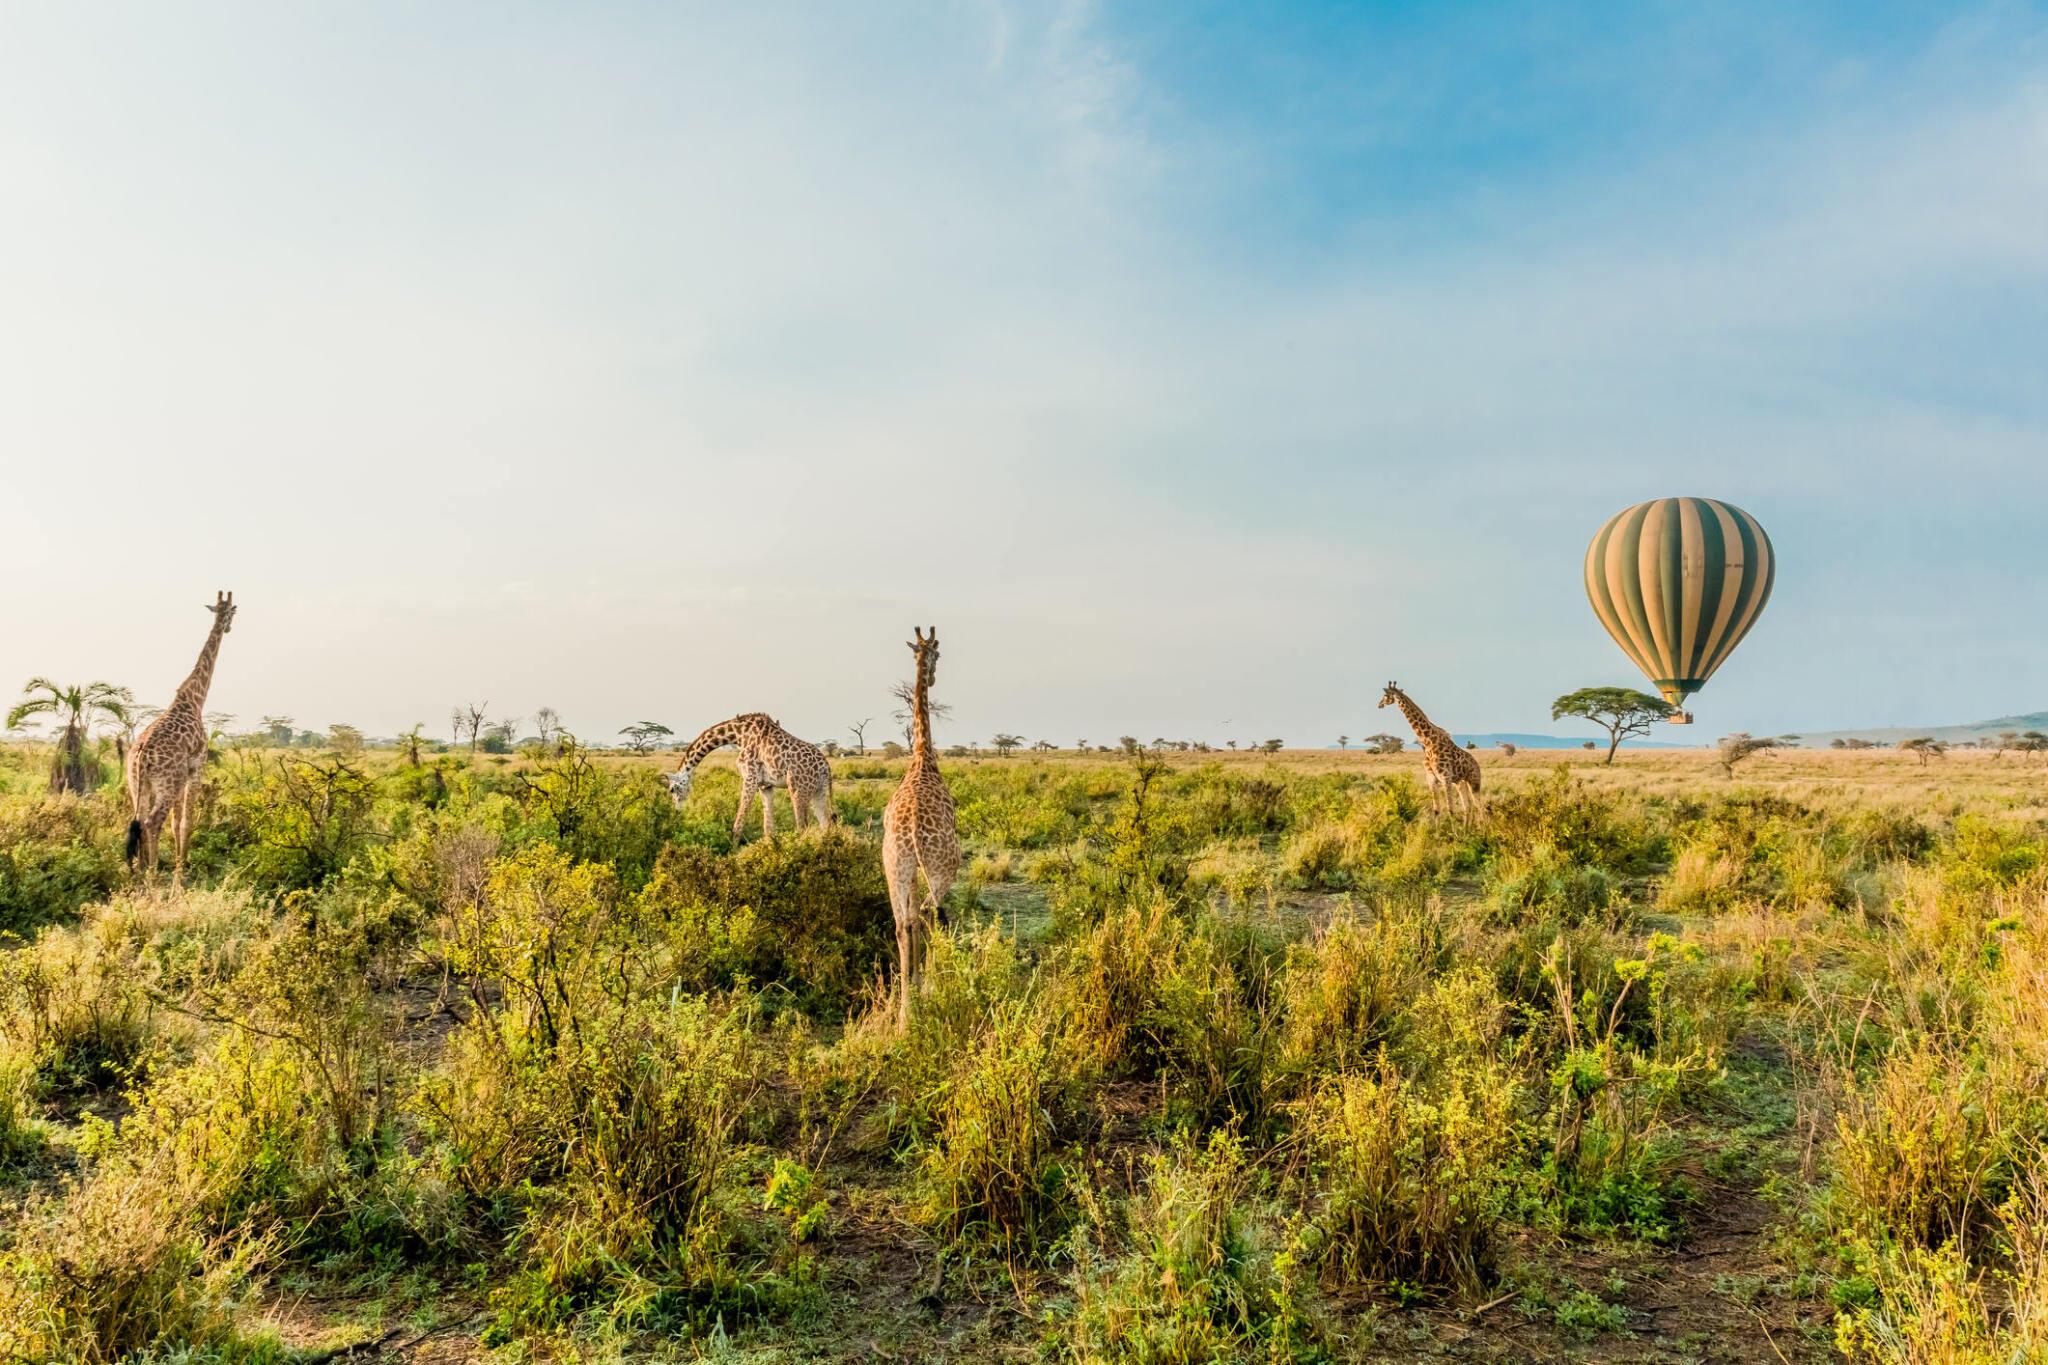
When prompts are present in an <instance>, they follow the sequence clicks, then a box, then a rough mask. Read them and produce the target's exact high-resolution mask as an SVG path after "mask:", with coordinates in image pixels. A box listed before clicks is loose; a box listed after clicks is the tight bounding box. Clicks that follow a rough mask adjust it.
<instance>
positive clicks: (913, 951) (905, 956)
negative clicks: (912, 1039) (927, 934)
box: [882, 838, 917, 1030]
mask: <svg viewBox="0 0 2048 1365" xmlns="http://www.w3.org/2000/svg"><path fill="white" fill-rule="evenodd" d="M882 874H883V876H884V877H885V878H886V879H887V881H888V883H889V908H890V910H891V911H892V912H893V913H894V914H895V917H896V1027H897V1028H898V1029H903V1030H907V1029H909V1027H910V977H911V972H912V971H913V967H914V963H915V962H916V959H917V858H916V856H915V855H914V854H913V853H912V852H911V851H910V850H909V849H907V848H905V847H904V846H903V843H902V842H901V841H900V840H897V839H895V838H888V839H886V840H885V842H884V843H883V844H882Z"/></svg>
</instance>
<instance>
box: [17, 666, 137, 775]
mask: <svg viewBox="0 0 2048 1365" xmlns="http://www.w3.org/2000/svg"><path fill="white" fill-rule="evenodd" d="M133 705H135V696H134V694H133V693H131V692H130V691H129V690H128V689H127V688H125V687H116V686H114V684H112V683H107V682H94V683H87V684H86V685H85V686H83V687H59V686H58V685H57V684H56V683H53V682H51V681H50V680H49V679H48V678H30V679H29V680H28V685H27V686H26V687H24V688H22V689H21V700H20V701H18V702H16V703H15V704H14V709H13V710H11V711H9V712H8V713H7V728H8V729H10V730H12V729H14V728H15V727H16V726H18V725H20V724H21V723H22V722H23V721H25V720H27V719H29V718H30V717H32V716H54V717H56V718H57V719H59V720H61V721H62V722H63V724H64V732H63V734H62V735H61V736H60V737H59V738H58V740H57V755H56V757H55V758H54V759H52V760H51V762H50V791H51V793H52V794H53V795H54V794H57V793H61V792H73V793H75V794H77V795H79V796H84V795H85V794H86V793H87V792H88V791H90V790H92V785H93V777H94V774H93V773H91V772H88V771H87V769H86V766H85V738H86V734H87V732H89V731H90V730H91V729H92V726H93V724H94V722H96V721H99V720H111V721H113V722H114V723H115V724H117V725H125V724H127V722H128V708H130V707H131V706H133ZM95 766H97V764H95Z"/></svg>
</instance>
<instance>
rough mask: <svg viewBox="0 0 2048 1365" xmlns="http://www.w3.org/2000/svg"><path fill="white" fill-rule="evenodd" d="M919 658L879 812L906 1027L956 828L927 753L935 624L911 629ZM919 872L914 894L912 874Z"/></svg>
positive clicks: (954, 850) (954, 864)
mask: <svg viewBox="0 0 2048 1365" xmlns="http://www.w3.org/2000/svg"><path fill="white" fill-rule="evenodd" d="M912 633H913V634H914V635H915V636H916V639H914V640H912V641H911V642H910V652H911V654H912V655H914V656H915V657H916V659H917V683H916V690H915V692H914V693H913V695H912V701H911V727H912V728H911V739H910V763H909V765H908V766H907V767H905V768H904V770H903V781H902V783H901V784H900V785H899V786H898V787H897V788H896V794H895V795H894V796H892V797H890V798H889V804H888V806H887V808H886V809H884V810H883V812H882V872H883V874H884V875H885V876H886V877H887V878H888V881H889V906H890V908H891V909H892V910H894V911H895V913H896V991H897V1000H898V1004H897V1026H898V1027H899V1028H906V1029H907V1028H908V1027H909V1026H910V991H911V986H912V982H913V976H914V974H915V973H916V972H917V971H918V970H919V969H920V968H921V966H922V953H923V940H924V936H925V935H926V934H927V933H929V932H930V931H931V929H932V927H933V926H934V925H936V924H937V923H938V918H939V902H940V901H941V900H943V899H944V898H945V895H946V892H947V891H948V890H950V889H951V888H952V885H953V878H954V877H955V876H956V875H957V874H958V873H959V871H960V834H959V831H958V830H957V829H955V828H954V824H953V793H951V792H950V791H948V790H946V779H945V778H943V777H941V776H940V775H939V764H938V760H937V759H936V758H935V757H934V756H933V754H932V713H931V689H932V683H933V682H935V681H936V680H937V678H938V675H939V631H938V627H936V626H934V627H933V628H932V630H931V633H930V634H928V635H927V634H925V633H924V632H923V631H919V630H917V629H916V628H915V627H913V628H912ZM920 875H922V876H923V878H924V897H923V899H921V900H920V899H919V897H918V894H917V880H918V877H919V876H920Z"/></svg>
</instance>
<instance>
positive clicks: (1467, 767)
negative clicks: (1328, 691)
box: [1380, 683, 1486, 819]
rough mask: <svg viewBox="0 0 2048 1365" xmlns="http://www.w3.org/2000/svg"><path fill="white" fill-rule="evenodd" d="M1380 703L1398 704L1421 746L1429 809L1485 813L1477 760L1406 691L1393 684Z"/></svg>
mask: <svg viewBox="0 0 2048 1365" xmlns="http://www.w3.org/2000/svg"><path fill="white" fill-rule="evenodd" d="M1380 705H1381V706H1398V707H1400V708H1401V714H1402V715H1404V716H1406V717H1407V718H1408V725H1409V728H1410V729H1412V730H1414V731H1415V742H1416V743H1417V744H1420V745H1421V746H1422V776H1423V780H1424V781H1425V782H1427V783H1428V784H1429V808H1430V809H1431V810H1432V811H1434V812H1436V813H1437V814H1438V815H1448V814H1452V813H1454V812H1456V813H1460V814H1463V815H1466V816H1470V817H1472V818H1474V819H1477V818H1478V817H1479V816H1480V815H1482V814H1484V813H1485V809H1486V807H1485V803H1484V802H1483V801H1482V800H1481V798H1480V795H1479V760H1478V759H1476V758H1474V757H1473V756H1472V755H1471V754H1469V753H1467V752H1466V751H1465V750H1463V749H1461V748H1459V747H1458V741H1456V740H1454V739H1452V738H1451V736H1450V734H1449V732H1448V731H1446V730H1445V729H1444V728H1443V727H1442V726H1440V725H1436V724H1434V723H1432V722H1431V721H1430V719H1429V717H1428V716H1425V715H1423V714H1422V708H1421V707H1419V706H1417V705H1416V704H1415V703H1414V701H1413V700H1412V699H1410V697H1409V696H1408V694H1407V693H1406V692H1403V691H1402V690H1401V689H1400V688H1399V687H1398V686H1396V685H1395V684H1393V683H1388V684H1387V690H1386V691H1384V692H1382V693H1380Z"/></svg>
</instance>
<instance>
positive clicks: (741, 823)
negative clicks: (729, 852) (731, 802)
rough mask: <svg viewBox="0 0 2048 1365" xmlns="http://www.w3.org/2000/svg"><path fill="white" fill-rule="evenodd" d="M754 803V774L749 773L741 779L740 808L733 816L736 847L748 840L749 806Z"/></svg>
mask: <svg viewBox="0 0 2048 1365" xmlns="http://www.w3.org/2000/svg"><path fill="white" fill-rule="evenodd" d="M753 804H754V775H753V774H752V773H748V774H746V775H745V776H744V777H742V778H741V779H740V808H739V810H738V811H737V812H736V813H735V814H734V815H733V817H732V842H733V846H734V847H738V846H739V845H741V844H744V843H745V842H746V841H747V807H748V806H751V805H753ZM764 832H765V831H764Z"/></svg>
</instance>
